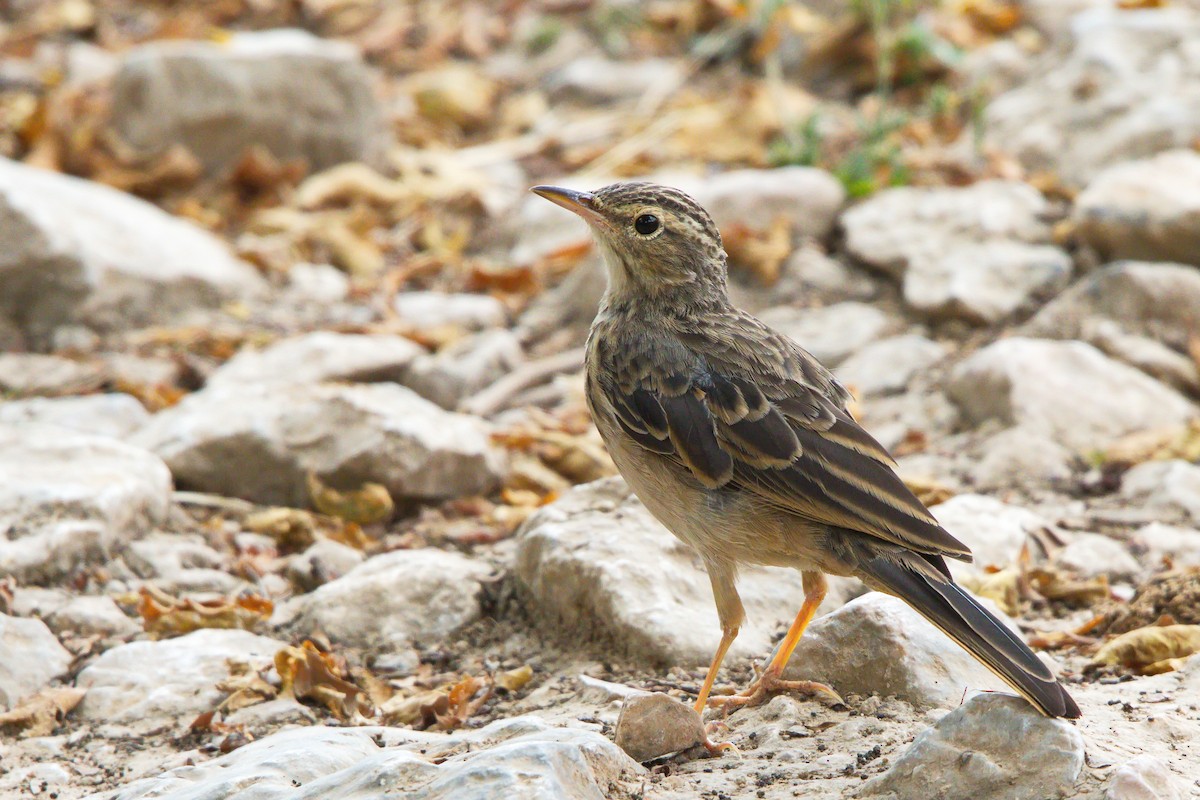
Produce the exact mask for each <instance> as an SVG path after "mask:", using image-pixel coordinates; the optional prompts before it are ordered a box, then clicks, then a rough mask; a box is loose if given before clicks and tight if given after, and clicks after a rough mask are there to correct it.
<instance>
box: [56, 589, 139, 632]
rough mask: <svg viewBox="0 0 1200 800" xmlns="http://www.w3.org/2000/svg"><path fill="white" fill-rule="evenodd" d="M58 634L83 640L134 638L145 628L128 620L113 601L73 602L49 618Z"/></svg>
mask: <svg viewBox="0 0 1200 800" xmlns="http://www.w3.org/2000/svg"><path fill="white" fill-rule="evenodd" d="M46 624H47V625H49V626H50V630H52V631H54V632H55V633H62V632H64V631H70V632H72V633H77V634H80V635H82V636H132V635H134V634H136V633H140V632H141V630H142V626H141V625H139V624H138V623H136V622H134V621H133V620H132V619H130V618H129V617H127V616H125V614H124V612H122V611H121V609H120V608H118V607H117V604H116V603H114V602H113V600H112V598H111V597H102V596H84V597H75V598H72V599H71V600H70V601H69V602H67V603H65V604H64V605H62V606H60V607H59V608H57V609H55V610H54V612H53V613H52V614H50V615H49V616H48V617H46Z"/></svg>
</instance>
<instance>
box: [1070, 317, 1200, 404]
mask: <svg viewBox="0 0 1200 800" xmlns="http://www.w3.org/2000/svg"><path fill="white" fill-rule="evenodd" d="M1079 338H1080V339H1082V340H1083V341H1085V342H1087V343H1089V344H1091V345H1092V346H1094V347H1096V348H1097V349H1099V350H1100V351H1101V352H1103V353H1104V354H1105V355H1107V356H1111V357H1112V358H1115V359H1117V360H1118V361H1121V362H1123V363H1125V364H1128V365H1129V366H1131V367H1136V368H1137V369H1140V370H1141V371H1142V372H1144V373H1146V374H1147V375H1149V376H1150V377H1152V378H1157V379H1158V380H1160V381H1163V382H1164V383H1166V384H1168V385H1170V386H1174V387H1175V388H1177V389H1180V390H1182V391H1184V392H1191V393H1197V392H1200V366H1197V364H1196V362H1195V361H1194V360H1193V359H1192V358H1190V357H1188V356H1186V355H1184V354H1183V353H1181V352H1178V351H1176V350H1172V349H1171V348H1170V347H1168V346H1167V345H1165V344H1163V343H1161V342H1159V341H1157V340H1155V339H1151V338H1149V337H1148V336H1141V335H1139V334H1136V333H1128V332H1127V331H1125V330H1124V329H1123V327H1122V326H1121V324H1120V323H1118V322H1114V321H1113V320H1108V319H1091V320H1087V321H1086V322H1085V323H1084V324H1083V331H1082V334H1081V335H1080V337H1079Z"/></svg>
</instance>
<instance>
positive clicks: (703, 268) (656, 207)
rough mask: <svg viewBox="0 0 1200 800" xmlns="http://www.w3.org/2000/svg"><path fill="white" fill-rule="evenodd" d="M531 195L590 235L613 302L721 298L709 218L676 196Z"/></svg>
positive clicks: (673, 192)
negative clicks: (624, 297)
mask: <svg viewBox="0 0 1200 800" xmlns="http://www.w3.org/2000/svg"><path fill="white" fill-rule="evenodd" d="M532 191H533V192H534V193H535V194H537V195H540V196H541V197H544V198H546V199H547V200H549V201H550V202H552V203H556V204H557V205H560V206H562V207H563V208H565V209H567V210H568V211H573V212H574V213H576V214H578V215H579V216H580V217H582V218H583V220H584V221H585V222H587V224H588V225H589V226H590V227H591V229H592V233H593V234H594V235H595V237H596V241H597V242H599V244H600V249H601V251H602V252H603V254H604V261H605V264H606V266H607V267H608V275H609V291H610V293H615V294H618V295H620V294H628V293H633V294H635V295H643V296H662V295H665V294H676V295H685V296H686V295H693V294H695V295H697V296H708V297H712V296H713V288H714V287H716V288H718V289H719V290H720V291H719V292H718V294H717V296H719V297H722V298H723V297H724V296H725V269H726V268H725V260H726V259H725V249H724V247H723V246H722V244H721V233H720V231H718V230H717V226H716V224H715V223H714V222H713V221H712V217H710V216H709V215H708V212H707V211H705V210H704V209H703V208H701V207H700V204H699V203H697V202H696V201H695V200H693V199H692V198H691V197H689V196H687V195H686V194H684V193H683V192H681V191H679V190H678V189H672V188H670V187H667V186H659V185H657V184H653V183H614V184H612V185H610V186H605V187H604V188H603V189H597V190H596V191H594V192H580V191H575V190H574V189H563V188H561V187H558V186H535V187H533V189H532Z"/></svg>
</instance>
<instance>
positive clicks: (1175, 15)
mask: <svg viewBox="0 0 1200 800" xmlns="http://www.w3.org/2000/svg"><path fill="white" fill-rule="evenodd" d="M1043 5H1045V4H1043ZM1056 13H1057V12H1056ZM1070 30H1071V34H1072V35H1071V37H1070V38H1071V43H1070V50H1069V52H1068V53H1066V55H1065V56H1064V55H1062V54H1059V53H1054V52H1052V53H1050V54H1048V55H1047V56H1046V59H1045V60H1044V61H1043V62H1042V64H1040V65H1039V68H1037V69H1035V70H1034V72H1033V78H1032V79H1031V80H1029V81H1028V82H1026V83H1025V84H1024V85H1022V86H1019V87H1018V88H1016V89H1013V90H1012V91H1010V92H1006V93H1005V94H1002V95H1000V96H999V97H997V98H995V99H994V100H992V102H991V103H990V104H988V106H987V108H986V110H985V112H984V122H983V130H984V131H985V141H986V142H987V143H988V145H989V146H994V147H997V148H999V149H1001V150H1003V151H1005V152H1007V153H1010V154H1012V155H1014V156H1016V158H1017V159H1018V160H1019V161H1020V162H1021V164H1022V165H1023V166H1024V167H1025V169H1026V170H1027V171H1029V172H1031V173H1036V172H1053V173H1054V174H1055V175H1057V176H1058V177H1059V178H1060V179H1061V180H1063V181H1064V182H1065V183H1066V184H1067V185H1068V186H1082V185H1085V184H1087V183H1088V182H1089V181H1090V180H1091V179H1092V178H1093V177H1095V176H1096V175H1097V173H1099V172H1100V171H1101V170H1103V169H1104V168H1105V167H1109V166H1111V165H1113V164H1118V163H1120V162H1123V161H1129V160H1131V159H1135V158H1143V157H1146V156H1150V155H1153V154H1155V153H1158V152H1161V151H1164V150H1170V149H1173V148H1178V147H1189V146H1190V145H1191V143H1192V141H1193V140H1195V138H1196V137H1197V135H1200V57H1198V56H1197V55H1196V53H1195V52H1194V49H1193V48H1192V46H1191V43H1192V42H1193V41H1195V38H1196V37H1197V36H1198V35H1200V13H1198V12H1197V11H1196V10H1195V9H1191V8H1184V7H1172V8H1156V9H1147V10H1143V11H1138V12H1136V13H1133V14H1129V13H1126V11H1125V10H1124V9H1119V8H1115V7H1113V8H1103V9H1095V10H1092V11H1089V12H1087V13H1085V14H1081V15H1079V16H1077V17H1075V18H1074V19H1073V20H1072V21H1071V25H1070Z"/></svg>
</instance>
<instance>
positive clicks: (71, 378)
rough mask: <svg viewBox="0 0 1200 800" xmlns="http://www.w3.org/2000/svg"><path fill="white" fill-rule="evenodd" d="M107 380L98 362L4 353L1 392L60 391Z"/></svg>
mask: <svg viewBox="0 0 1200 800" xmlns="http://www.w3.org/2000/svg"><path fill="white" fill-rule="evenodd" d="M101 380H103V376H102V373H101V371H100V369H99V367H97V366H96V365H95V364H93V363H89V362H83V361H76V360H74V359H70V358H63V357H62V356H51V355H42V354H40V353H0V392H4V393H5V394H9V395H15V396H18V397H20V396H24V395H58V394H73V393H75V392H82V391H88V390H90V389H95V388H96V387H97V386H98V385H99V384H100V382H101Z"/></svg>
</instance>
